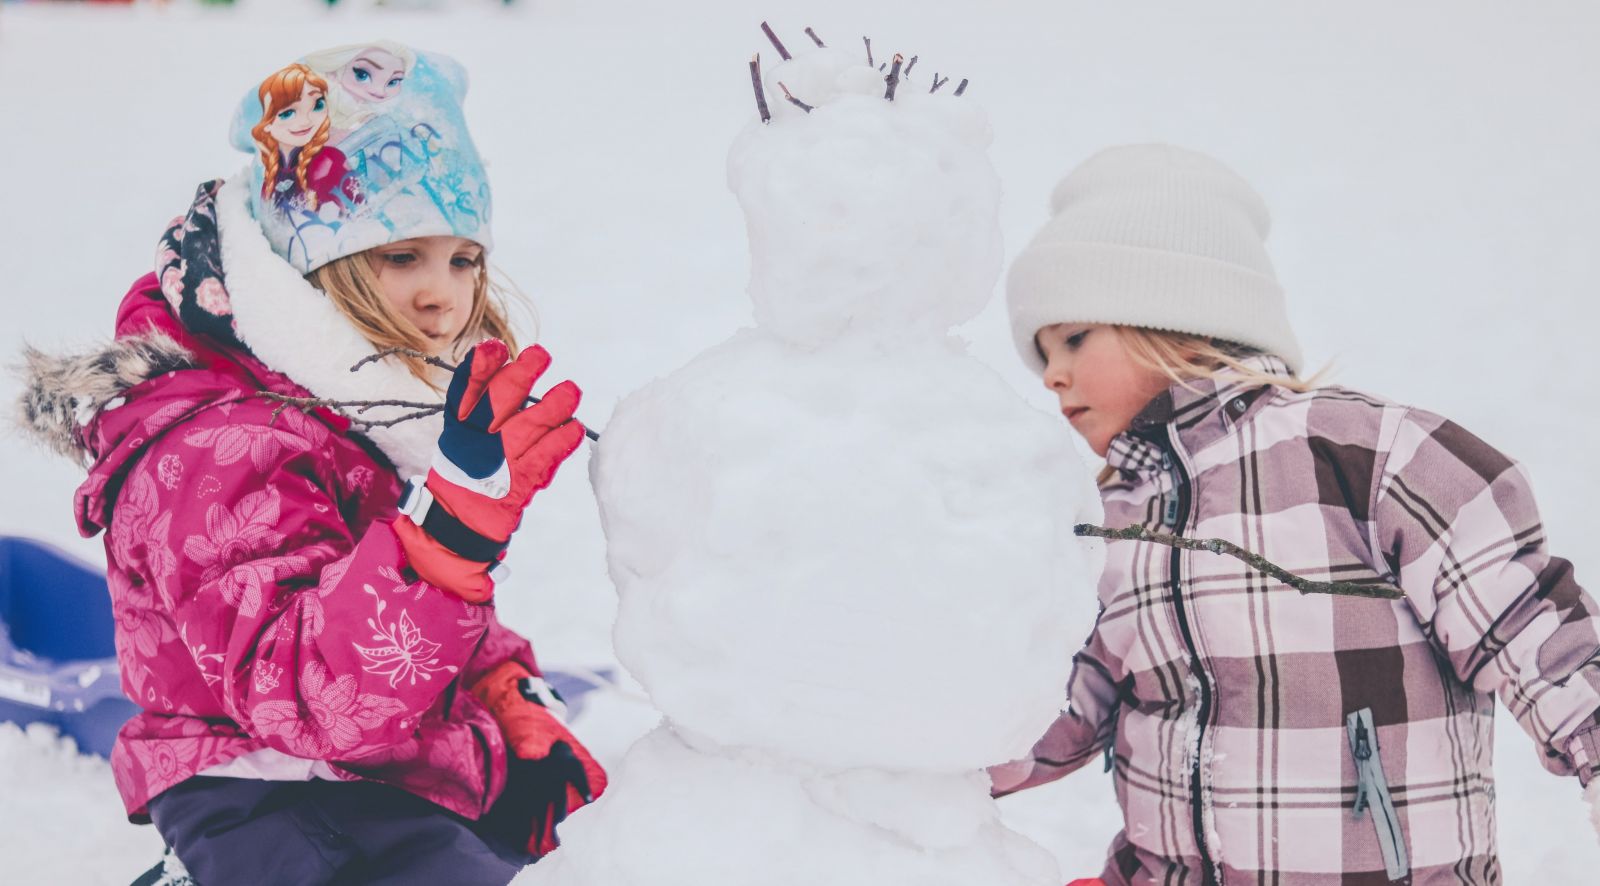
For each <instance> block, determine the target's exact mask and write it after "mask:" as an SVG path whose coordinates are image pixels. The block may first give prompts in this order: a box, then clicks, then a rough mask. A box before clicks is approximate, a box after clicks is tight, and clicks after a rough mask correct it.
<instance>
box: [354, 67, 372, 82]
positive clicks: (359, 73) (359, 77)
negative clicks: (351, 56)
mask: <svg viewBox="0 0 1600 886" xmlns="http://www.w3.org/2000/svg"><path fill="white" fill-rule="evenodd" d="M355 75H356V82H357V83H365V82H367V81H368V80H371V79H372V72H371V71H368V70H367V69H366V68H356V69H355Z"/></svg>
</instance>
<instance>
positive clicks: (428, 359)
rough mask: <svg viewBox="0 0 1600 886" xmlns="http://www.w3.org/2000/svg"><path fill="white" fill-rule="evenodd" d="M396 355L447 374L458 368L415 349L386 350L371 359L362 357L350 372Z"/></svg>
mask: <svg viewBox="0 0 1600 886" xmlns="http://www.w3.org/2000/svg"><path fill="white" fill-rule="evenodd" d="M395 354H399V355H400V356H402V357H415V358H417V359H418V360H421V361H422V362H424V363H426V364H428V365H429V366H437V367H439V368H440V369H443V370H445V371H446V372H455V371H456V368H455V367H454V366H451V365H450V364H449V363H446V362H445V361H443V360H441V359H439V358H438V357H435V356H433V355H432V354H424V353H422V352H421V351H419V350H416V349H415V348H385V349H384V350H381V351H379V352H378V353H376V354H373V355H372V356H370V357H362V358H361V359H360V360H357V361H356V365H354V366H352V367H350V371H351V372H355V371H357V370H359V369H361V368H362V367H364V366H366V365H367V364H368V363H376V362H378V361H379V360H382V359H383V358H384V357H391V356H394V355H395Z"/></svg>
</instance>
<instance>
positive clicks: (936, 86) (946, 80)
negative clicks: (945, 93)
mask: <svg viewBox="0 0 1600 886" xmlns="http://www.w3.org/2000/svg"><path fill="white" fill-rule="evenodd" d="M949 82H950V78H949V77H946V78H944V79H943V80H941V79H939V72H938V71H934V72H933V88H932V89H929V90H928V94H929V95H933V94H934V93H935V92H938V91H939V87H941V86H943V85H945V84H946V83H949Z"/></svg>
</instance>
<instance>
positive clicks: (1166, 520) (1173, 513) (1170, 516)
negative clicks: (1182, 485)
mask: <svg viewBox="0 0 1600 886" xmlns="http://www.w3.org/2000/svg"><path fill="white" fill-rule="evenodd" d="M1161 525H1163V526H1170V527H1173V528H1177V525H1178V495H1177V493H1176V492H1174V493H1173V495H1172V497H1171V498H1169V499H1167V509H1166V512H1165V513H1163V514H1162V515H1161Z"/></svg>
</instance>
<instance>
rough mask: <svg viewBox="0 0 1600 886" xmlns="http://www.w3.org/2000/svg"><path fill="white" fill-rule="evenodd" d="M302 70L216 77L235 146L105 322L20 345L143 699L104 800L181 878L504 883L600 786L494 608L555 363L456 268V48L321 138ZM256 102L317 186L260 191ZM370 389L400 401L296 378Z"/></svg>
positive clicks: (527, 652) (42, 429)
mask: <svg viewBox="0 0 1600 886" xmlns="http://www.w3.org/2000/svg"><path fill="white" fill-rule="evenodd" d="M308 70H309V69H307V68H306V67H305V66H304V65H300V64H292V65H289V66H287V67H286V68H284V69H283V70H281V71H278V72H275V73H273V74H270V75H268V76H267V77H266V78H265V79H262V80H260V85H259V87H257V88H252V89H251V90H250V91H249V93H248V94H247V95H246V97H245V100H244V102H243V104H242V106H241V107H240V109H239V112H238V114H237V115H236V117H235V121H234V134H235V143H236V144H237V145H238V146H239V147H241V148H242V149H245V150H248V151H250V152H251V153H252V154H253V155H254V157H255V159H254V162H253V163H252V165H251V166H250V167H248V168H247V169H246V170H244V171H242V172H241V173H240V174H238V175H236V176H233V177H231V178H229V179H227V180H226V181H212V182H207V183H205V184H203V185H201V186H200V188H199V190H198V193H197V194H196V197H195V200H194V202H193V204H192V205H191V206H190V207H189V209H188V210H187V212H185V213H184V214H183V215H182V216H180V217H179V218H177V219H176V220H174V221H173V222H172V224H171V225H170V226H169V228H168V229H167V231H166V233H165V235H164V236H163V237H162V238H161V241H160V245H159V247H158V255H157V262H156V269H155V272H154V273H152V274H147V275H146V276H144V277H143V278H141V279H140V280H138V281H137V282H136V283H135V284H134V285H133V288H132V289H131V290H130V291H129V292H128V294H127V295H126V296H125V297H124V299H123V301H122V305H121V308H120V309H119V311H118V313H117V322H116V338H115V340H114V341H113V342H112V343H111V344H110V345H109V346H106V347H104V348H103V349H100V350H98V351H96V352H94V353H91V354H88V355H84V356H80V357H75V358H52V357H46V356H44V355H41V354H38V353H32V354H30V355H29V357H30V370H31V373H32V381H31V384H30V386H29V388H28V390H27V393H26V394H25V401H24V407H25V411H26V413H27V417H28V419H29V421H30V423H31V424H32V426H33V428H34V429H35V430H36V431H38V432H39V433H40V434H41V435H43V436H45V437H46V438H47V439H49V440H50V441H51V442H52V443H53V444H54V445H55V446H56V447H57V448H58V449H59V450H60V451H62V452H63V453H66V454H69V455H72V456H74V457H77V458H80V459H82V460H83V462H84V463H85V464H86V465H88V478H87V479H86V480H85V482H84V483H83V485H82V486H81V487H80V488H79V489H78V492H77V495H76V498H75V504H74V509H75V512H76V514H77V519H78V522H79V525H80V527H81V529H82V532H83V533H84V535H86V536H91V535H94V534H95V533H98V532H101V531H104V532H105V544H106V554H107V560H108V564H109V565H108V575H107V579H108V582H109V585H110V590H111V595H112V602H113V609H114V612H115V616H116V621H117V625H116V641H117V652H118V659H119V663H120V666H121V677H122V683H123V688H124V691H125V692H126V694H127V695H128V697H129V698H132V699H133V700H134V701H135V702H137V703H138V704H139V705H140V706H141V707H142V708H143V711H142V712H141V713H139V714H138V715H136V716H135V717H133V719H131V720H130V721H129V722H128V723H127V724H126V725H125V726H124V727H123V729H122V731H121V734H120V736H119V738H118V741H117V744H116V748H115V750H114V752H113V754H112V760H111V764H112V770H113V772H114V774H115V776H116V781H117V786H118V788H119V790H120V791H121V794H122V797H123V800H124V802H125V804H126V806H127V811H128V814H129V816H130V818H131V819H132V820H134V821H150V820H152V819H153V820H154V822H155V824H156V827H157V828H158V830H160V831H161V833H162V836H163V837H164V838H165V839H166V841H167V843H168V845H169V846H170V847H171V848H172V850H173V851H174V852H175V853H176V856H177V857H178V859H179V860H181V862H182V863H183V865H185V866H187V868H188V869H189V870H190V871H192V872H193V874H194V876H195V878H196V879H197V880H198V881H199V882H200V883H205V884H213V883H245V882H259V883H268V882H270V883H320V882H327V881H332V880H338V881H339V882H369V881H377V880H382V881H383V882H393V883H401V882H407V883H410V882H415V883H430V884H431V883H505V882H508V881H509V880H510V879H511V878H512V877H513V876H514V875H515V874H516V872H517V871H518V870H519V869H520V868H521V866H522V865H524V864H526V863H527V862H529V861H530V860H532V859H534V858H537V857H538V856H540V855H542V854H544V853H546V852H549V851H550V850H551V849H552V848H553V847H554V845H555V832H554V828H555V825H556V823H557V822H559V821H561V820H562V818H563V817H565V816H566V815H567V814H568V813H569V812H571V811H572V810H573V809H575V808H577V807H578V806H581V805H583V804H584V803H587V802H589V801H591V800H592V799H593V798H594V797H595V796H597V795H598V794H599V793H600V792H601V791H602V790H603V789H604V787H605V774H604V772H603V771H601V769H600V767H599V766H598V765H596V764H595V762H594V760H593V759H592V758H591V757H590V755H589V754H588V753H587V751H585V750H584V748H583V746H582V745H581V744H580V743H579V742H578V741H577V740H576V739H575V738H574V737H573V736H572V734H571V733H570V732H569V731H567V729H566V728H565V727H564V726H563V725H562V723H561V721H560V719H559V718H558V717H557V711H558V710H559V705H557V704H556V703H555V699H554V697H553V696H552V694H551V693H550V692H549V691H548V689H547V688H546V687H545V686H544V685H543V682H542V680H540V679H539V668H538V665H537V663H536V662H535V660H534V657H533V650H532V649H531V648H530V646H529V644H528V642H527V641H526V640H525V639H523V638H522V637H520V636H518V635H517V634H516V633H514V632H513V631H511V630H510V629H508V628H506V627H505V626H504V625H502V624H501V623H500V622H499V620H498V619H497V618H496V616H495V608H494V593H495V582H496V578H497V577H499V576H501V575H503V567H502V566H501V559H502V558H503V556H504V551H505V548H506V545H507V542H508V540H509V538H510V536H511V534H512V532H513V531H514V530H515V529H516V527H517V525H518V523H519V522H520V519H521V515H522V511H523V509H524V508H525V507H526V506H527V505H528V503H529V500H530V498H531V497H532V496H533V494H534V493H535V492H536V491H538V490H539V489H542V488H543V487H544V486H545V485H547V484H548V483H549V482H550V480H551V477H552V475H553V474H554V472H555V470H556V468H557V466H558V465H559V464H560V463H561V462H562V460H563V459H565V458H566V457H567V456H568V455H569V454H571V453H572V452H573V451H574V450H575V449H576V448H577V446H578V445H579V443H580V442H581V440H582V439H583V436H584V429H583V427H582V426H581V425H580V424H578V422H577V421H576V420H575V419H573V417H572V416H573V412H574V410H575V409H576V407H577V405H578V399H579V392H578V389H577V388H576V387H575V386H574V385H572V384H571V383H570V382H565V383H562V384H560V385H557V386H555V387H554V388H552V389H551V390H550V391H549V393H547V394H546V395H545V397H544V399H543V400H542V402H539V403H538V404H537V405H531V404H530V403H529V402H528V394H529V391H530V389H531V387H532V386H533V384H534V382H535V381H536V379H537V378H538V377H539V376H540V374H541V373H542V372H543V371H544V369H545V367H546V366H547V365H548V364H549V362H550V358H549V355H548V354H546V353H545V352H544V350H543V349H542V348H539V347H537V346H535V347H532V348H528V349H526V350H524V351H522V352H521V353H520V354H516V352H515V349H514V347H513V345H512V342H513V337H512V334H511V331H510V328H509V326H508V324H507V322H506V319H505V313H504V304H503V299H502V297H501V295H500V294H499V293H498V292H496V291H495V290H493V289H492V288H491V287H490V285H489V283H488V278H487V270H486V268H487V264H486V254H487V252H488V251H489V249H490V248H491V246H492V240H491V238H490V235H489V227H488V221H489V215H490V204H489V188H488V183H487V180H486V179H485V177H484V173H483V166H482V164H481V162H480V161H479V159H478V155H477V153H476V151H475V149H474V147H473V145H472V141H471V139H470V137H469V136H468V132H467V129H466V124H465V120H464V118H463V116H462V112H461V101H462V98H463V96H464V93H465V89H466V79H465V75H464V73H463V72H462V70H461V69H460V67H459V66H458V65H457V64H456V63H455V62H454V61H452V60H450V59H449V58H446V57H443V56H438V55H435V54H431V53H425V52H417V53H416V54H415V67H414V68H413V69H412V70H411V71H410V72H409V77H408V79H407V81H406V87H407V88H406V90H405V92H404V93H403V94H401V95H400V96H397V97H396V98H394V99H392V100H390V101H387V102H385V103H384V104H383V105H382V107H381V110H379V111H378V112H377V113H375V114H374V115H372V116H371V117H370V118H368V119H367V121H366V122H364V123H363V124H362V126H361V127H360V128H357V129H355V130H354V131H351V132H349V133H343V134H342V137H341V138H340V139H339V144H338V145H337V146H334V145H333V144H332V143H331V141H330V139H329V123H328V111H327V105H326V101H325V98H326V97H325V95H324V90H325V89H326V84H325V83H324V82H323V81H322V79H321V78H320V77H317V76H314V75H308V74H307V71H308ZM285 72H287V74H286V73H285ZM289 80H292V82H293V85H294V87H295V88H294V89H289V90H288V91H285V90H284V89H281V88H278V86H281V84H282V83H283V82H288V81H289ZM274 84H277V85H276V86H275V85H274ZM268 129H270V130H271V131H272V133H274V136H275V138H276V140H277V141H276V143H278V144H288V143H296V144H305V145H312V144H315V145H319V146H323V145H326V146H327V147H326V148H325V150H324V151H323V156H324V157H330V156H331V157H339V158H342V160H341V162H340V166H341V168H339V169H337V170H325V171H324V173H323V174H322V176H321V180H322V181H323V183H324V185H325V187H324V186H320V185H319V196H320V197H321V198H322V199H320V200H319V199H313V198H312V195H311V194H310V193H299V192H296V193H295V194H291V195H289V196H288V198H287V199H286V198H285V195H284V194H283V193H279V192H278V190H277V185H276V184H275V183H278V182H280V181H287V182H291V183H292V182H294V181H295V180H294V178H293V176H292V175H291V177H290V178H288V179H284V177H283V176H282V175H279V174H277V171H274V170H267V169H266V168H265V167H264V166H263V162H264V160H263V158H266V159H267V160H273V159H279V157H278V155H277V154H276V153H274V152H272V151H268V150H265V149H264V148H263V147H262V145H260V144H258V143H256V142H255V141H254V139H255V138H256V136H255V135H253V133H254V132H262V131H264V130H268ZM335 147H337V148H338V150H334V148H335ZM304 186H306V182H304V181H301V182H300V183H299V185H297V186H296V187H304ZM340 195H346V196H345V197H343V198H341V197H340ZM392 347H405V348H409V349H411V353H410V354H409V355H399V356H390V357H385V358H382V359H377V358H376V356H375V355H377V354H378V353H379V352H380V351H382V350H384V349H387V348H392ZM514 354H515V356H514V357H513V355H514ZM358 364H359V365H360V368H359V369H355V370H354V371H353V369H352V368H353V367H356V366H358ZM441 364H442V365H449V364H457V366H456V368H455V369H454V370H453V371H449V370H446V369H444V368H440V366H441ZM374 400H383V401H401V402H407V403H413V404H419V405H414V406H404V407H393V406H391V407H386V408H380V409H372V410H366V411H359V410H358V409H357V408H354V407H339V406H337V405H329V404H330V403H336V402H339V401H374Z"/></svg>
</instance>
